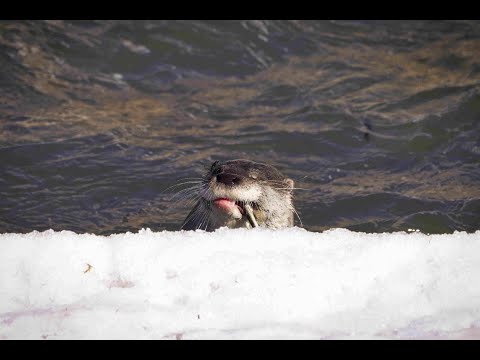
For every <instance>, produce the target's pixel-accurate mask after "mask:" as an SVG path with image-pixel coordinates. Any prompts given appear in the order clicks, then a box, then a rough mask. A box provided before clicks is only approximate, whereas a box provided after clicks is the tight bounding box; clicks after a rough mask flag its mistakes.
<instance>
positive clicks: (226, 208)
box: [182, 159, 295, 231]
mask: <svg viewBox="0 0 480 360" xmlns="http://www.w3.org/2000/svg"><path fill="white" fill-rule="evenodd" d="M189 191H190V193H192V191H193V193H194V194H195V198H196V200H197V202H196V204H195V206H194V208H193V209H192V211H191V212H190V214H189V215H188V216H187V218H186V219H185V221H184V223H183V225H182V229H184V230H195V229H203V230H207V231H213V230H215V229H217V228H220V227H223V226H226V227H229V228H240V227H247V228H253V227H258V226H260V227H268V228H280V227H288V226H293V213H294V212H295V209H294V207H293V204H292V191H293V180H291V179H289V178H287V177H285V176H284V175H283V174H282V173H281V172H280V171H278V170H277V169H275V168H274V167H273V166H270V165H267V164H262V163H258V162H254V161H249V160H243V159H238V160H230V161H224V162H220V161H215V162H214V163H213V164H212V165H211V166H210V168H209V170H208V172H207V173H206V175H205V176H204V178H203V180H202V181H201V182H200V183H199V184H198V185H196V186H194V187H192V188H190V189H189Z"/></svg>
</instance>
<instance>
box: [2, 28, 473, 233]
mask: <svg viewBox="0 0 480 360" xmlns="http://www.w3.org/2000/svg"><path fill="white" fill-rule="evenodd" d="M479 55H480V23H479V22H474V21H407V22H406V21H356V22H355V21H343V22H337V21H302V22H295V21H216V22H206V21H178V22H177V21H98V22H97V21H70V22H63V21H47V22H44V21H30V22H18V21H17V22H7V21H2V22H0V65H1V70H0V84H1V86H0V96H1V99H2V101H1V103H0V128H1V131H0V164H1V165H0V232H28V231H32V230H44V229H48V228H53V229H55V230H62V229H68V230H73V231H76V232H94V233H98V234H108V233H112V232H123V231H136V230H137V229H140V228H141V227H150V228H151V229H152V230H162V229H167V230H176V229H178V226H179V224H180V223H181V222H182V220H183V219H184V217H185V215H186V214H187V213H188V212H189V209H188V204H185V203H181V202H175V201H172V200H170V199H171V197H172V193H171V192H170V191H166V190H165V189H166V188H168V187H169V186H171V185H173V184H175V183H177V182H179V181H180V180H181V179H184V178H187V177H195V176H199V175H201V174H203V171H204V168H205V167H206V166H208V165H209V164H210V163H211V162H212V161H214V160H216V159H219V160H224V159H232V158H248V159H252V160H257V161H265V162H269V163H271V164H272V165H274V166H277V167H278V168H279V169H281V170H282V171H283V172H284V173H285V174H287V175H289V176H290V177H292V178H293V179H295V180H296V184H297V186H298V187H301V188H304V189H305V190H298V191H297V192H296V194H295V196H296V206H297V209H298V211H299V214H300V216H301V218H302V221H303V224H304V226H305V227H306V228H307V229H309V230H314V231H320V230H323V229H327V228H330V227H347V228H349V229H353V230H358V231H368V232H385V231H398V230H407V229H409V228H416V229H420V230H422V231H424V232H430V233H436V232H452V231H454V230H466V231H475V230H477V229H480V226H479V224H480V186H479V185H480V136H479V135H480V93H479V89H480V57H479Z"/></svg>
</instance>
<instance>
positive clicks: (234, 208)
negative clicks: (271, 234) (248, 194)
mask: <svg viewBox="0 0 480 360" xmlns="http://www.w3.org/2000/svg"><path fill="white" fill-rule="evenodd" d="M212 203H213V204H214V205H215V206H216V207H217V208H218V209H220V210H222V211H224V212H226V213H227V214H230V215H232V216H233V217H235V218H238V219H240V218H242V217H243V216H244V215H245V216H246V218H247V220H248V221H249V223H250V225H251V226H252V227H257V226H258V223H257V220H256V218H255V215H254V214H253V209H252V206H251V205H250V204H247V203H245V202H244V201H235V200H232V199H229V198H218V199H215V200H213V201H212Z"/></svg>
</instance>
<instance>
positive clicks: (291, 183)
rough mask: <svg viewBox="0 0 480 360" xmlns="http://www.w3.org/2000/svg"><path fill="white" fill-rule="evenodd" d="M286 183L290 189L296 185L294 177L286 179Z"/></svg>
mask: <svg viewBox="0 0 480 360" xmlns="http://www.w3.org/2000/svg"><path fill="white" fill-rule="evenodd" d="M285 184H287V186H288V187H289V188H290V190H293V185H295V182H294V181H293V180H292V179H285Z"/></svg>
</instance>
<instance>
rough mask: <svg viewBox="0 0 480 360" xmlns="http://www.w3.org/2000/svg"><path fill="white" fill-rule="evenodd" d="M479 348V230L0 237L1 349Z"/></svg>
mask: <svg viewBox="0 0 480 360" xmlns="http://www.w3.org/2000/svg"><path fill="white" fill-rule="evenodd" d="M259 338H262V339H265V338H266V339H271V338H275V339H277V338H282V339H285V338H286V339H297V338H301V339H331V338H335V339H342V338H355V339H359V338H368V339H372V338H384V339H396V338H402V339H409V338H416V339H424V338H440V339H443V338H448V339H457V338H477V339H480V231H477V232H476V233H475V234H466V233H458V232H457V233H455V234H452V235H430V236H428V235H424V234H420V233H409V234H407V233H393V234H365V233H356V232H351V231H348V230H344V229H335V230H330V231H326V232H323V233H312V232H308V231H305V230H303V229H298V228H294V229H285V230H281V231H272V230H266V229H254V230H244V229H237V230H229V229H220V230H218V231H216V232H215V233H205V232H201V231H197V232H159V233H154V232H151V231H150V230H142V231H140V232H139V233H137V234H132V233H126V234H117V235H112V236H108V237H103V236H96V235H89V234H75V233H73V232H69V231H62V232H54V231H51V230H50V231H45V232H41V233H40V232H32V233H29V234H24V235H22V234H2V235H0V339H259Z"/></svg>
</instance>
